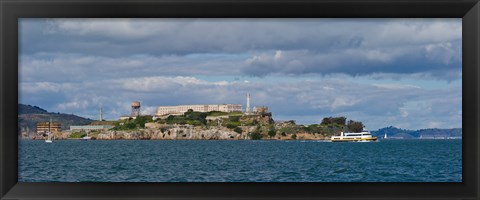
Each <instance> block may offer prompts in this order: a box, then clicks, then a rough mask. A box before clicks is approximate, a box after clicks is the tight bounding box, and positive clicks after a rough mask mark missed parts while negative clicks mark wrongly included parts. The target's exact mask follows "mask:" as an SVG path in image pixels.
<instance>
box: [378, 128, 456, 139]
mask: <svg viewBox="0 0 480 200" xmlns="http://www.w3.org/2000/svg"><path fill="white" fill-rule="evenodd" d="M371 133H372V135H373V136H377V137H383V136H384V135H385V133H386V134H387V136H388V137H389V138H399V139H400V138H402V139H419V138H420V137H421V138H443V137H445V138H446V137H457V138H458V137H462V129H461V128H452V129H438V128H433V129H420V130H407V129H400V128H397V127H393V126H389V127H385V128H381V129H378V130H377V131H371Z"/></svg>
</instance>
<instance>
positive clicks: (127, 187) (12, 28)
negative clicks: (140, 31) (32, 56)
mask: <svg viewBox="0 0 480 200" xmlns="http://www.w3.org/2000/svg"><path fill="white" fill-rule="evenodd" d="M0 15H1V16H0V17H1V19H0V27H1V33H0V34H1V35H0V46H1V54H0V61H1V63H0V65H1V66H0V76H1V78H0V88H1V90H0V112H1V114H0V199H472V200H473V199H479V188H480V187H479V186H480V185H479V167H480V163H479V155H480V154H479V144H480V140H479V139H480V137H478V134H479V125H478V124H479V123H478V122H479V121H478V120H479V117H478V116H479V107H478V105H479V100H480V99H479V94H480V93H479V91H478V90H479V84H480V82H479V81H480V79H479V77H480V74H479V72H480V71H479V67H480V40H479V39H480V3H479V1H478V0H336V1H334V0H176V1H174V0H141V1H134V0H126V1H109V0H98V1H94V0H63V1H59V0H37V1H34V0H0ZM119 17H121V18H139V17H140V18H171V17H175V18H238V17H241V18H250V17H256V18H325V17H327V18H379V17H381V18H463V21H462V25H463V26H462V54H463V55H462V70H463V72H462V74H463V76H462V94H463V95H462V107H463V108H462V115H463V116H462V128H463V141H462V142H463V144H462V148H463V149H462V152H463V178H462V180H463V182H461V183H18V182H17V179H18V174H17V171H18V168H17V166H18V159H17V158H18V147H17V146H18V138H17V115H18V113H17V110H18V52H19V51H18V50H19V47H18V19H19V18H119Z"/></svg>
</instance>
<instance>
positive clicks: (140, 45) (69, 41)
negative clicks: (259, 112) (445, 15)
mask: <svg viewBox="0 0 480 200" xmlns="http://www.w3.org/2000/svg"><path fill="white" fill-rule="evenodd" d="M461 30H462V25H461V19H22V20H20V58H19V60H20V66H19V70H20V74H19V78H20V90H19V93H20V94H19V98H20V103H24V104H30V105H37V106H40V107H42V108H45V109H47V110H48V111H51V112H61V113H73V114H76V115H79V116H83V117H88V118H92V119H98V112H99V108H100V107H103V110H104V118H106V119H112V120H113V119H118V117H120V116H122V115H127V114H129V113H130V107H129V106H130V102H131V101H134V100H138V101H140V102H141V103H142V113H143V114H153V113H154V112H155V109H156V107H157V106H160V105H181V104H222V103H235V104H242V105H243V106H244V107H245V104H246V102H245V95H246V93H248V92H250V93H251V97H252V104H253V105H256V106H268V107H269V109H270V111H271V112H272V113H273V115H274V119H275V120H296V121H297V122H298V123H303V124H311V123H319V122H320V121H321V119H322V118H323V117H326V116H345V117H347V118H349V119H353V120H359V121H362V122H364V124H365V125H366V127H367V128H368V129H371V130H376V129H378V128H382V127H386V126H390V125H392V126H397V127H400V128H406V129H421V128H457V127H461V122H462V117H461V116H462V104H461V102H462V91H461V80H462V67H461V65H462V60H461V55H462V52H461V49H462V46H461V39H462V38H461V35H462V33H461Z"/></svg>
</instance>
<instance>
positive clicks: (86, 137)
mask: <svg viewBox="0 0 480 200" xmlns="http://www.w3.org/2000/svg"><path fill="white" fill-rule="evenodd" d="M91 139H92V137H90V136H88V131H87V136H84V137H82V140H91Z"/></svg>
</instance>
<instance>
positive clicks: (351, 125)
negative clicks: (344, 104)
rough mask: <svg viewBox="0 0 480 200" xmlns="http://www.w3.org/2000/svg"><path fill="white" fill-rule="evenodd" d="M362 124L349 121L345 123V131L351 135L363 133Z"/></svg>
mask: <svg viewBox="0 0 480 200" xmlns="http://www.w3.org/2000/svg"><path fill="white" fill-rule="evenodd" d="M363 127H364V126H363V123H362V122H357V121H353V120H349V121H348V123H347V130H348V131H349V132H353V133H359V132H362V131H363Z"/></svg>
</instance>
